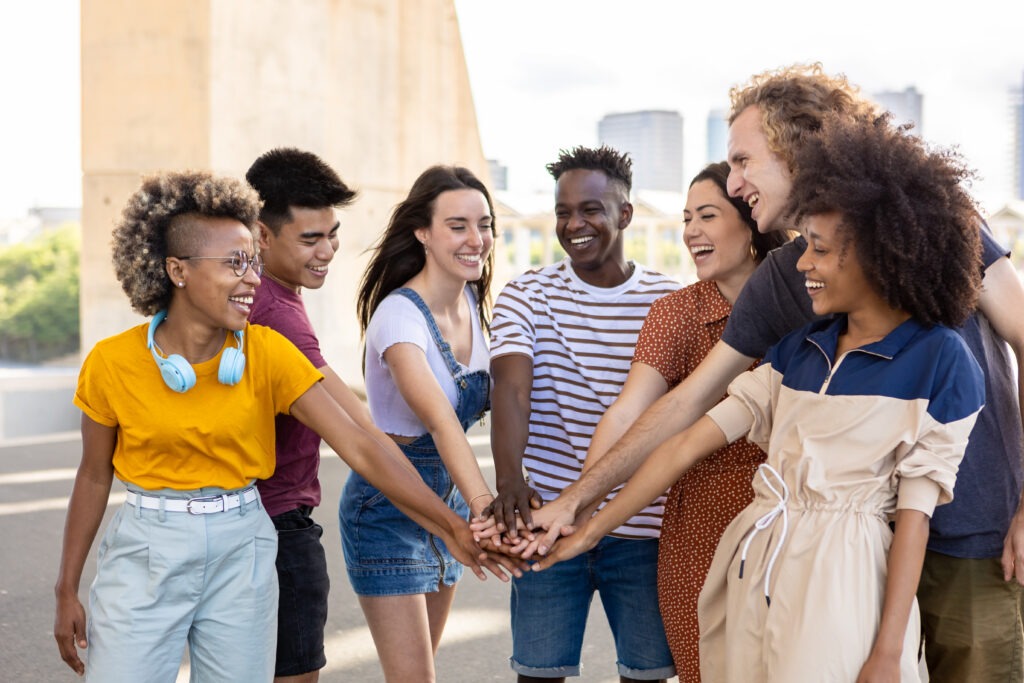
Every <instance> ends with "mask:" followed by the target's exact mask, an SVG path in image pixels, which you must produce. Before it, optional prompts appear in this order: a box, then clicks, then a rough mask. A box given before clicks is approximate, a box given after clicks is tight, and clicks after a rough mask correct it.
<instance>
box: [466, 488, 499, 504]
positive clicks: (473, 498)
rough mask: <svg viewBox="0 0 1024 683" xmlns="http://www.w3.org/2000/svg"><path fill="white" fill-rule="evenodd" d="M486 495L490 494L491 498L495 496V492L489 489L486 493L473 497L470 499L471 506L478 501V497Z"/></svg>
mask: <svg viewBox="0 0 1024 683" xmlns="http://www.w3.org/2000/svg"><path fill="white" fill-rule="evenodd" d="M484 496H490V497H491V498H494V494H493V493H491V492H490V491H488V492H486V493H481V494H479V495H476V496H473V497H472V498H470V499H469V506H470V507H472V506H473V502H474V501H476V499H477V498H483V497H484Z"/></svg>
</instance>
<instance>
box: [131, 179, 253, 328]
mask: <svg viewBox="0 0 1024 683" xmlns="http://www.w3.org/2000/svg"><path fill="white" fill-rule="evenodd" d="M259 210H260V200H259V195H257V194H256V191H255V190H253V189H252V188H251V187H249V186H248V185H246V184H245V183H244V182H241V181H239V180H235V179H234V178H221V177H215V176H214V175H212V174H211V173H208V172H206V171H184V172H169V173H160V174H157V175H154V176H150V177H148V178H145V179H144V180H143V181H142V186H141V187H140V188H139V189H138V190H136V191H135V193H134V194H133V195H132V196H131V198H129V200H128V204H127V205H126V206H125V207H124V212H123V213H122V216H121V220H120V222H119V223H118V224H117V226H116V227H115V228H114V232H113V249H114V253H113V261H114V272H115V274H116V275H117V280H118V282H120V283H121V288H122V289H124V293H125V294H127V295H128V300H129V301H130V302H131V305H132V308H133V309H134V310H135V311H137V312H138V313H141V314H142V315H146V316H150V315H154V314H155V313H157V312H158V311H161V310H163V309H165V308H167V306H168V304H170V302H171V290H172V287H171V281H170V279H169V278H168V277H167V271H166V270H165V268H164V262H165V260H166V259H167V257H168V256H185V254H178V253H173V254H172V253H170V251H172V250H174V249H173V248H180V247H181V245H182V243H183V241H188V239H189V236H188V234H187V233H190V232H192V230H191V228H192V227H193V226H194V221H192V220H189V219H192V218H233V219H235V220H237V221H238V222H240V223H242V224H243V225H245V226H246V227H247V228H249V230H250V231H253V239H254V240H255V239H256V233H255V227H256V218H257V216H258V215H259ZM169 244H170V245H171V248H169V247H168V245H169Z"/></svg>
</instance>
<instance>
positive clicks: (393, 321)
mask: <svg viewBox="0 0 1024 683" xmlns="http://www.w3.org/2000/svg"><path fill="white" fill-rule="evenodd" d="M429 336H430V335H429V332H428V328H427V321H426V318H425V317H424V316H423V312H422V311H420V309H419V308H418V307H417V306H416V304H415V303H413V301H412V300H410V299H408V298H407V297H405V296H403V295H401V294H395V293H392V294H389V295H387V296H386V297H384V299H383V300H382V301H381V302H380V304H379V305H378V306H377V310H376V311H374V312H373V315H372V316H371V317H370V324H369V325H367V326H366V340H367V344H368V345H370V346H373V347H375V348H376V349H377V350H378V351H380V352H383V351H384V350H385V349H387V348H388V347H390V346H392V345H394V344H397V343H399V342H411V343H414V344H416V345H417V346H420V347H421V348H424V349H426V348H427V341H428V338H429Z"/></svg>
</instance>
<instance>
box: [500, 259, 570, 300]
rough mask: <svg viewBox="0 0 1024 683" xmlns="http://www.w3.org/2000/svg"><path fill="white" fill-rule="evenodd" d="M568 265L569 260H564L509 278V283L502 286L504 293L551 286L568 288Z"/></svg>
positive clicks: (537, 289) (539, 289)
mask: <svg viewBox="0 0 1024 683" xmlns="http://www.w3.org/2000/svg"><path fill="white" fill-rule="evenodd" d="M567 267H568V261H566V260H562V261H559V262H558V263H553V264H551V265H550V266H544V267H543V268H535V269H533V270H528V271H526V272H525V273H523V274H522V275H517V276H516V277H514V278H512V279H511V280H509V281H508V284H506V285H505V286H504V287H503V288H502V293H504V292H505V291H509V292H516V291H519V292H538V291H541V290H543V289H545V288H549V287H557V288H560V289H566V288H568V286H569V280H568V278H567V275H566V268H567ZM499 296H500V295H499Z"/></svg>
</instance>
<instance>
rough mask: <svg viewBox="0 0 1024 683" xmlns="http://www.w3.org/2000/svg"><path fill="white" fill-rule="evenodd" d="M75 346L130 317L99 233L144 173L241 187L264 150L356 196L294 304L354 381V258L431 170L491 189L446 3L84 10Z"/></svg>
mask: <svg viewBox="0 0 1024 683" xmlns="http://www.w3.org/2000/svg"><path fill="white" fill-rule="evenodd" d="M82 141H83V143H82V170H83V181H82V182H83V209H82V228H83V248H82V295H81V304H82V348H83V351H88V349H89V348H91V347H92V345H93V344H94V343H95V342H96V341H97V340H99V339H101V338H103V337H105V336H108V335H110V334H113V333H116V332H118V331H120V330H122V329H124V328H126V327H128V326H130V325H132V324H134V323H136V322H138V321H139V318H138V317H137V316H135V315H134V314H133V313H132V312H131V311H130V308H129V306H128V303H127V300H126V298H125V297H124V295H123V294H122V293H121V291H120V288H119V286H118V284H117V282H116V281H115V279H114V276H113V270H112V267H111V265H110V232H111V229H112V228H113V225H114V223H115V221H116V219H117V217H118V215H119V213H120V211H121V208H122V207H123V205H124V203H125V201H126V200H127V197H128V196H129V194H131V192H132V191H134V189H135V188H136V187H138V184H139V181H140V179H141V177H142V176H143V175H145V174H148V173H152V172H155V171H158V170H178V169H186V168H202V169H210V170H212V171H214V172H216V173H220V174H229V175H235V176H238V177H241V176H242V175H243V174H244V173H245V170H246V169H247V168H248V166H249V164H250V163H251V162H252V161H253V160H254V159H255V158H256V157H257V156H258V155H259V154H261V153H262V152H264V151H266V150H267V149H270V148H271V147H278V146H295V147H300V148H303V149H307V150H309V151H312V152H315V153H317V154H319V155H320V156H322V157H323V158H324V159H325V160H326V161H327V162H328V163H330V164H331V165H332V166H333V167H334V168H335V169H337V170H338V172H339V174H340V175H341V177H342V178H343V179H344V180H345V182H346V183H348V184H350V185H353V186H355V187H357V188H358V189H359V191H360V195H361V196H360V199H359V200H358V201H357V203H356V204H355V205H354V206H353V207H351V208H349V209H346V210H345V211H344V212H342V214H341V223H342V229H341V246H340V249H339V253H338V254H337V256H336V257H335V260H334V264H333V267H332V273H331V275H330V276H329V277H328V279H327V283H326V285H325V286H324V287H323V288H322V289H321V290H319V291H315V292H308V293H306V296H305V301H306V306H307V308H308V309H309V312H310V317H311V318H312V319H313V324H314V326H315V327H316V328H317V330H318V331H319V332H320V335H321V342H322V347H323V350H324V354H325V357H326V358H327V359H328V362H330V363H331V365H332V366H333V367H334V368H335V369H336V370H337V371H339V373H340V374H341V375H342V376H343V377H344V378H345V379H346V380H348V381H351V382H354V383H359V382H361V376H360V372H359V365H360V363H359V358H360V353H359V346H360V344H359V333H358V327H357V325H356V321H355V308H354V305H355V291H356V287H357V284H358V278H359V275H360V274H361V272H362V268H363V266H364V264H365V262H366V256H365V254H364V252H365V250H366V249H367V248H368V247H369V246H370V245H371V244H372V243H373V241H374V240H375V239H376V237H377V236H378V235H379V234H380V232H381V231H382V230H383V228H384V225H385V224H386V222H387V219H388V216H389V214H390V211H391V208H392V207H393V206H394V204H395V203H397V202H398V201H399V200H401V198H402V197H403V196H404V195H405V193H406V192H407V191H408V188H409V186H410V185H411V184H412V181H413V179H415V177H416V176H417V175H418V174H419V173H420V172H421V171H422V170H424V169H425V168H426V167H427V166H429V165H431V164H434V163H447V164H451V163H455V164H461V165H464V166H467V167H469V168H470V169H472V170H473V171H474V172H475V173H476V174H477V175H478V176H480V178H481V179H482V180H483V181H484V182H485V183H488V184H489V182H490V181H489V177H488V171H487V164H486V162H485V160H484V155H483V152H482V149H481V145H480V139H479V132H478V128H477V123H476V113H475V110H474V107H473V99H472V94H471V92H470V87H469V78H468V74H467V71H466V64H465V58H464V56H463V52H462V42H461V38H460V36H459V28H458V22H457V18H456V15H455V8H454V3H453V0H246V1H245V2H241V1H239V0H189V2H184V3H183V2H173V1H172V0H83V1H82Z"/></svg>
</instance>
